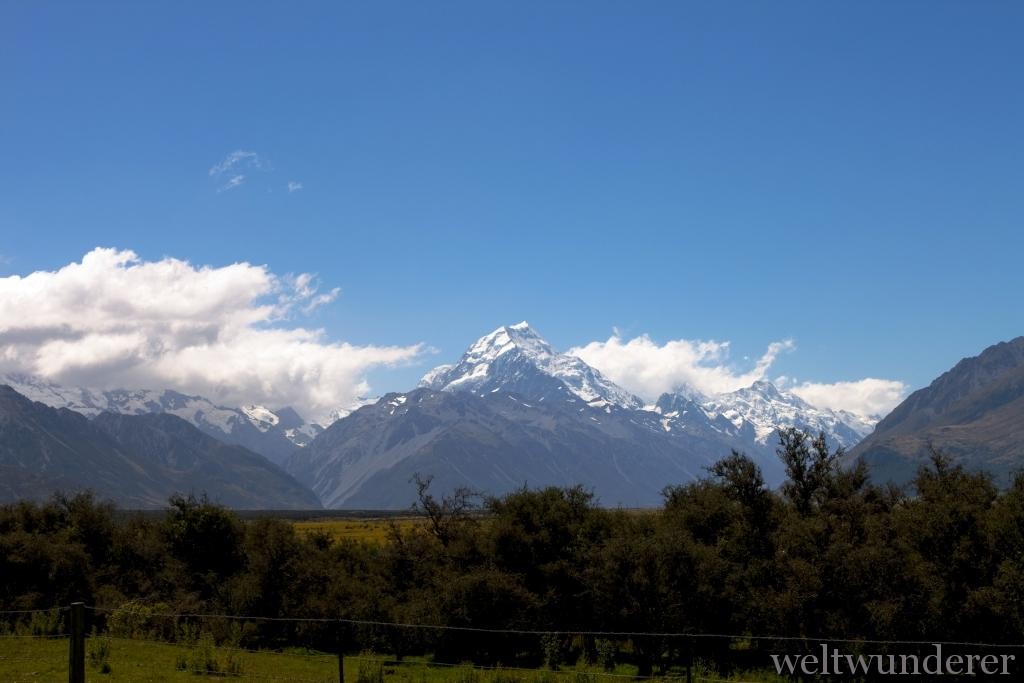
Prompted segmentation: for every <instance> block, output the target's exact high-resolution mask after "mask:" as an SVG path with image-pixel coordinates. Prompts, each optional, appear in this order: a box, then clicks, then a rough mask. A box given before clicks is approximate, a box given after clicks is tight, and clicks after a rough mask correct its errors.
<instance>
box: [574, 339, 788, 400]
mask: <svg viewBox="0 0 1024 683" xmlns="http://www.w3.org/2000/svg"><path fill="white" fill-rule="evenodd" d="M792 348H793V342H792V341H789V340H786V341H778V342H773V343H771V344H769V345H768V349H767V350H766V351H765V352H764V354H763V355H762V356H761V357H760V358H759V359H758V360H757V362H756V363H755V364H754V366H753V367H751V368H749V369H746V370H739V369H737V368H735V367H733V366H731V365H729V364H728V356H729V342H716V341H700V340H689V339H677V340H673V341H668V342H666V343H664V344H662V345H659V344H657V343H656V342H654V341H653V340H652V339H651V338H650V337H649V336H647V335H646V334H645V335H640V336H639V337H634V338H633V339H630V340H628V341H625V340H623V339H622V337H620V336H619V334H618V333H617V332H616V333H615V334H613V335H612V336H611V337H609V338H608V340H607V341H594V342H590V343H589V344H587V345H585V346H578V347H576V348H573V349H569V353H571V354H573V355H575V356H579V357H580V358H582V359H583V360H585V361H586V362H587V363H589V364H590V365H593V366H594V367H595V368H597V369H598V370H600V371H601V372H602V373H604V374H605V375H606V376H608V377H609V378H610V379H611V380H612V381H614V382H616V383H617V384H621V385H622V386H624V387H626V388H627V389H629V390H630V391H632V392H634V393H636V394H638V395H639V396H641V397H643V398H645V399H647V400H654V399H656V398H657V397H658V396H660V395H661V394H662V393H664V392H666V391H673V390H676V389H680V388H684V387H691V388H693V389H696V390H697V391H700V392H701V393H703V394H718V393H723V392H726V391H735V390H736V389H740V388H742V387H746V386H750V385H751V384H752V383H753V382H755V381H757V380H759V379H763V378H764V377H765V375H766V373H767V371H768V368H770V367H771V365H772V363H773V362H775V358H776V356H778V355H779V353H781V352H783V351H787V350H789V349H792Z"/></svg>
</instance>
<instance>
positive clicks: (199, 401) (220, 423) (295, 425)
mask: <svg viewBox="0 0 1024 683" xmlns="http://www.w3.org/2000/svg"><path fill="white" fill-rule="evenodd" d="M0 384H6V385H8V386H10V387H11V388H12V389H14V390H15V391H17V392H18V393H19V394H21V395H23V396H26V397H28V398H30V399H32V400H33V401H39V402H40V403H45V404H46V405H49V406H53V407H56V408H68V409H70V410H74V411H75V412H77V413H81V414H82V415H85V416H86V417H95V416H96V415H99V414H100V413H103V412H110V413H120V414H125V415H144V414H147V413H167V414H170V415H176V416H177V417H180V418H181V419H183V420H185V421H187V422H189V423H191V424H192V425H193V426H194V427H196V428H198V429H199V430H200V431H202V432H204V433H206V434H208V435H210V436H212V437H214V438H216V439H219V440H221V441H224V442H226V443H231V444H237V445H239V446H244V447H246V448H248V449H249V450H251V451H255V452H256V453H259V454H261V455H263V456H265V457H266V458H267V459H269V460H270V461H272V462H274V463H277V464H281V463H283V462H284V461H285V460H287V458H288V456H289V455H291V454H292V452H293V451H295V449H296V448H300V447H302V446H305V445H307V444H309V443H310V442H311V441H312V440H313V439H314V438H316V436H317V434H319V433H320V432H322V431H323V427H321V426H320V425H318V424H313V423H309V422H306V421H305V420H304V419H303V418H302V417H300V416H299V414H298V413H297V412H295V410H293V409H292V408H281V409H278V410H276V411H275V410H270V409H268V408H265V407H264V406H260V405H255V404H249V405H244V406H239V407H235V408H230V407H225V406H222V405H217V404H214V403H213V402H212V401H210V400H209V399H206V398H203V397H202V396H188V395H185V394H182V393H179V392H177V391H172V390H169V389H164V390H161V391H153V390H146V389H114V390H98V389H90V388H86V387H75V386H66V385H61V384H55V383H53V382H49V381H46V380H44V379H41V378H39V377H34V376H31V375H24V374H8V375H3V376H0ZM345 414H347V411H343V412H336V413H335V417H341V416H343V415H345Z"/></svg>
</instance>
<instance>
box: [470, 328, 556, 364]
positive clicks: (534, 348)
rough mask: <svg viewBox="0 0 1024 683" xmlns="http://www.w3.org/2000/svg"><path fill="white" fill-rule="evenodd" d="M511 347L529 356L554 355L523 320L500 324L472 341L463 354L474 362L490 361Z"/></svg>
mask: <svg viewBox="0 0 1024 683" xmlns="http://www.w3.org/2000/svg"><path fill="white" fill-rule="evenodd" d="M513 349H519V350H520V351H522V352H524V353H526V354H527V355H528V356H531V357H539V356H543V357H548V356H552V355H554V351H553V350H552V349H551V346H550V345H549V344H548V343H547V342H546V341H544V339H543V338H542V337H541V336H540V335H539V334H537V332H536V331H534V329H533V328H532V327H530V325H529V324H528V323H527V322H526V321H525V320H524V321H523V322H520V323H516V324H515V325H502V326H501V327H499V328H498V329H496V330H494V331H493V332H491V333H490V334H485V335H484V336H482V337H480V338H479V339H477V340H476V342H474V343H473V344H472V345H471V346H470V347H469V349H468V350H467V351H466V353H465V355H464V356H463V360H465V359H468V358H472V359H473V360H474V361H476V362H481V361H486V362H491V361H493V360H495V359H496V358H498V356H501V355H503V354H505V353H508V352H509V351H512V350H513Z"/></svg>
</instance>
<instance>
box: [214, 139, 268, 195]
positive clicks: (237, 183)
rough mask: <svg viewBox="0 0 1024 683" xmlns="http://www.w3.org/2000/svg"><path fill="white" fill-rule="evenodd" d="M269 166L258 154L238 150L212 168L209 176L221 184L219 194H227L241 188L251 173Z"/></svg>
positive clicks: (218, 188) (218, 189)
mask: <svg viewBox="0 0 1024 683" xmlns="http://www.w3.org/2000/svg"><path fill="white" fill-rule="evenodd" d="M268 166H269V165H268V164H267V163H266V161H265V160H264V159H262V158H260V155H259V154H257V153H256V152H251V151H248V150H244V149H236V150H235V151H234V152H231V153H230V154H228V155H227V156H226V157H224V158H223V159H222V160H220V161H219V162H217V163H216V164H214V165H213V166H211V167H210V170H209V171H208V172H207V174H208V175H209V176H210V177H211V178H213V179H214V180H216V181H217V182H218V183H220V184H219V186H218V187H217V192H227V191H228V190H233V189H235V188H237V187H241V186H242V185H243V184H244V183H245V180H246V178H247V174H248V173H249V172H250V171H264V170H267V169H268Z"/></svg>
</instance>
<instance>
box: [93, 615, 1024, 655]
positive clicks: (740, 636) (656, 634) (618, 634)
mask: <svg viewBox="0 0 1024 683" xmlns="http://www.w3.org/2000/svg"><path fill="white" fill-rule="evenodd" d="M85 609H87V610H92V611H93V612H97V613H104V614H132V615H136V616H142V617H159V618H167V619H175V618H178V619H225V620H232V621H265V622H291V623H316V624H346V625H350V626H379V627H391V628H407V629H426V630H437V631H457V632H467V633H491V634H495V635H525V636H588V637H595V638H678V639H687V638H694V639H697V638H717V639H723V640H761V641H766V642H772V641H777V642H807V643H846V644H863V645H948V646H950V647H977V648H1024V643H983V642H969V641H948V640H885V639H876V638H834V637H827V636H782V635H755V634H750V633H699V632H678V631H586V630H573V629H560V630H535V629H511V628H481V627H475V626H450V625H446V624H417V623H404V622H393V621H374V620H367V619H348V618H343V617H335V618H330V617H263V616H255V615H248V616H246V615H238V614H199V613H193V614H189V613H184V614H173V613H159V612H144V611H134V610H128V609H122V608H109V607H95V606H91V605H86V607H85Z"/></svg>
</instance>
